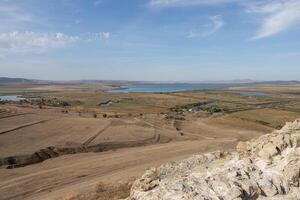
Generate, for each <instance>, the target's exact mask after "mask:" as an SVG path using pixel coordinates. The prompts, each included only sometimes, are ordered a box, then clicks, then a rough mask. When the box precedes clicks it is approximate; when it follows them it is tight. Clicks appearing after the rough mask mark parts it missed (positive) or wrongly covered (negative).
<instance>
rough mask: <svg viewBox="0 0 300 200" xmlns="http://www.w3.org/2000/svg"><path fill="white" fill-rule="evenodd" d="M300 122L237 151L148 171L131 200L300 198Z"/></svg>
mask: <svg viewBox="0 0 300 200" xmlns="http://www.w3.org/2000/svg"><path fill="white" fill-rule="evenodd" d="M299 182H300V121H298V120H297V121H295V122H293V123H287V124H286V125H285V126H284V127H283V128H282V129H281V130H278V131H275V132H273V133H271V134H267V135H264V136H261V137H260V138H258V139H256V140H251V141H249V142H243V143H239V144H238V146H237V152H230V153H227V152H213V153H207V154H201V155H195V156H192V157H190V158H188V159H186V160H183V161H181V162H174V163H168V164H166V165H163V166H161V167H159V168H157V169H156V168H153V169H151V170H148V171H147V172H146V173H145V174H144V175H143V176H142V178H141V179H138V180H136V181H135V183H134V184H133V187H132V189H131V194H130V197H129V198H128V200H143V199H145V200H146V199H151V200H173V199H183V200H185V199H196V200H197V199H199V200H204V199H205V200H244V199H262V200H267V199H277V200H279V199H290V200H295V199H300V188H299V184H300V183H299Z"/></svg>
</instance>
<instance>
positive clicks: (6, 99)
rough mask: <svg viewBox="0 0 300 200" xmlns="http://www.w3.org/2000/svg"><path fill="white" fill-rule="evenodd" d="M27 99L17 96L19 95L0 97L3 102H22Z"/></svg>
mask: <svg viewBox="0 0 300 200" xmlns="http://www.w3.org/2000/svg"><path fill="white" fill-rule="evenodd" d="M23 99H25V98H23V97H20V96H17V95H0V100H2V101H20V100H23Z"/></svg>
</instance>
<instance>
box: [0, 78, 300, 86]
mask: <svg viewBox="0 0 300 200" xmlns="http://www.w3.org/2000/svg"><path fill="white" fill-rule="evenodd" d="M93 83H108V84H145V83H149V84H159V83H163V84H168V83H169V84H172V83H191V84H197V83H210V84H214V83H236V84H247V83H252V84H258V83H259V84H299V83H300V81H297V80H290V81H281V80H276V81H256V80H251V79H236V80H220V81H130V80H69V81H52V80H39V79H27V78H10V77H0V84H93Z"/></svg>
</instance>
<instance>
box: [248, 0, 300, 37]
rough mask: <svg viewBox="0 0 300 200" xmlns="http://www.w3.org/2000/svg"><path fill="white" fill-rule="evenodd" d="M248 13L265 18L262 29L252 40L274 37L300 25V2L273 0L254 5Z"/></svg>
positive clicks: (294, 0) (295, 0) (297, 0)
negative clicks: (257, 14)
mask: <svg viewBox="0 0 300 200" xmlns="http://www.w3.org/2000/svg"><path fill="white" fill-rule="evenodd" d="M248 12H249V13H259V14H262V15H264V16H265V19H264V21H263V23H262V26H261V28H260V30H259V31H258V33H257V34H256V35H255V36H254V37H253V38H252V39H253V40H257V39H261V38H266V37H270V36H273V35H275V34H278V33H280V32H283V31H286V30H288V29H289V28H291V27H293V26H295V25H297V24H300V1H299V0H273V1H267V2H265V3H259V4H258V3H257V4H252V5H250V6H249V8H248Z"/></svg>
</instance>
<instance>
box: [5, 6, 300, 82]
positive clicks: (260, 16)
mask: <svg viewBox="0 0 300 200" xmlns="http://www.w3.org/2000/svg"><path fill="white" fill-rule="evenodd" d="M299 36H300V0H0V76H9V77H25V78H36V79H47V80H74V79H106V80H112V79H115V80H147V81H150V80H153V81H205V80H233V79H254V80H300V39H299V38H300V37H299Z"/></svg>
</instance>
